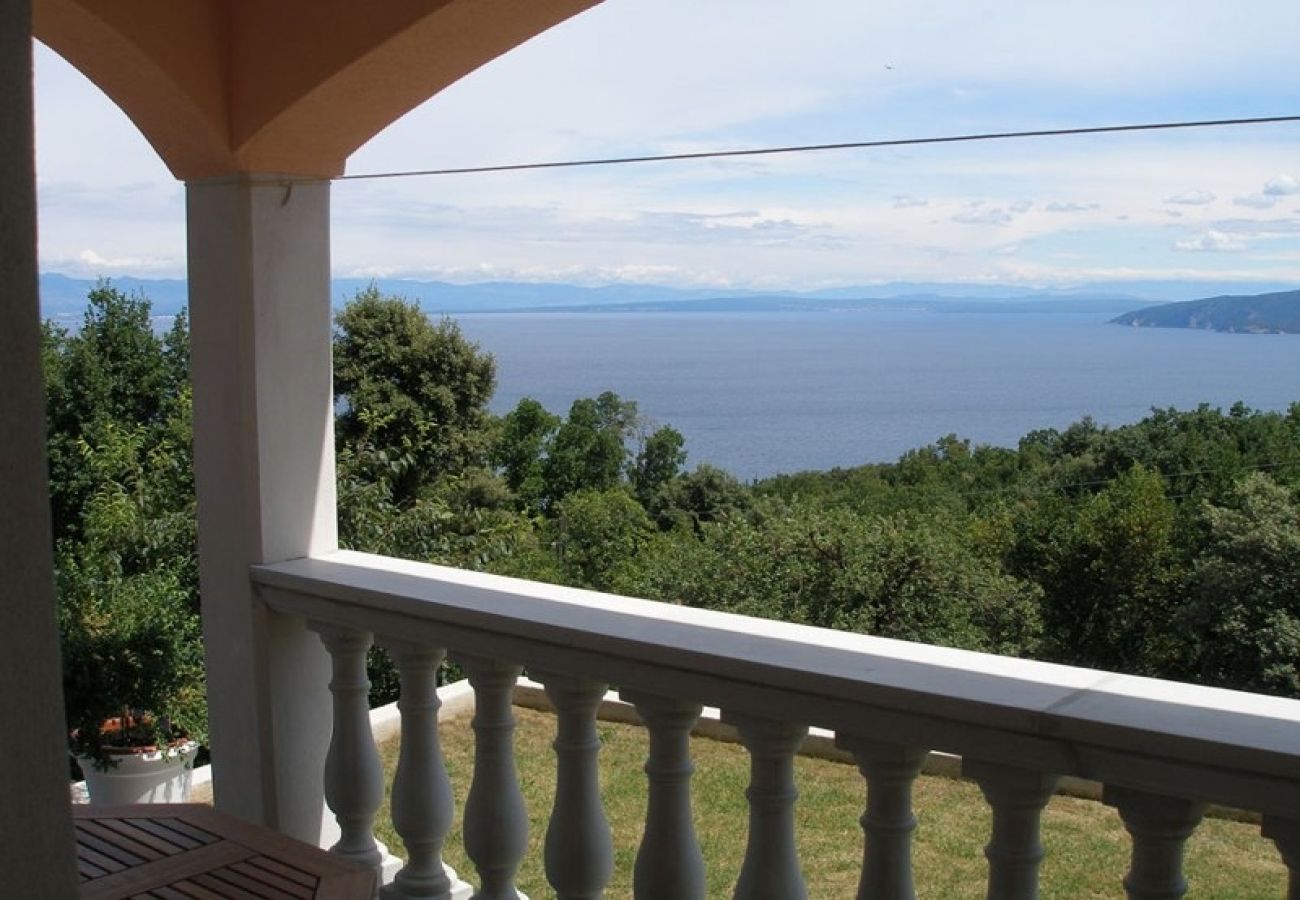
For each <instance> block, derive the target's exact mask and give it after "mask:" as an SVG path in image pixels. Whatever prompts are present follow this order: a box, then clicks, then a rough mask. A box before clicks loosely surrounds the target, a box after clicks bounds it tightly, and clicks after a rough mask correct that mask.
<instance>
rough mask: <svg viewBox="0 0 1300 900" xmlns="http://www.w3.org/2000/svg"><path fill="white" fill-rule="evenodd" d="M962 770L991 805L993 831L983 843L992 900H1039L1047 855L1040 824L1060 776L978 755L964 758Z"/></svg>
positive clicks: (989, 893)
mask: <svg viewBox="0 0 1300 900" xmlns="http://www.w3.org/2000/svg"><path fill="white" fill-rule="evenodd" d="M962 774H963V775H965V776H966V777H967V778H973V779H975V781H976V782H977V783H978V784H979V786H980V790H981V791H983V792H984V799H985V800H987V801H988V804H989V806H990V808H992V810H993V834H992V837H990V838H989V842H988V845H987V846H986V847H985V848H984V856H985V858H986V859H988V861H989V887H988V897H989V900H1004V898H1005V900H1037V898H1038V866H1039V863H1041V862H1042V861H1043V855H1044V852H1043V842H1042V841H1041V840H1040V838H1039V832H1040V827H1039V826H1040V822H1041V820H1042V816H1043V808H1044V807H1046V806H1047V801H1048V800H1050V799H1051V798H1052V794H1053V792H1055V790H1056V784H1057V782H1058V781H1060V778H1059V777H1058V776H1056V775H1048V774H1045V773H1043V772H1035V771H1033V770H1031V769H1020V768H1016V767H1014V766H1004V765H1001V764H999V763H991V762H985V761H983V760H977V759H966V760H964V761H963V762H962Z"/></svg>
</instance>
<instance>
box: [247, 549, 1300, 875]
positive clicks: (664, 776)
mask: <svg viewBox="0 0 1300 900" xmlns="http://www.w3.org/2000/svg"><path fill="white" fill-rule="evenodd" d="M252 579H253V582H254V584H255V585H256V588H257V591H258V595H259V596H260V597H261V598H262V600H263V601H264V602H265V603H266V604H267V605H268V606H269V607H270V608H271V609H273V610H275V611H277V612H279V613H283V614H285V615H291V616H297V617H300V618H304V619H306V620H308V621H311V622H316V623H321V624H318V625H316V626H315V628H316V630H317V631H319V632H320V635H321V639H322V641H323V642H324V643H325V646H326V647H327V649H328V650H329V653H330V656H331V659H332V661H333V680H332V682H331V685H330V687H331V691H332V694H333V707H334V731H333V735H332V738H331V740H330V745H329V753H328V758H327V763H326V773H325V795H326V799H327V801H328V803H329V806H330V808H331V809H332V810H333V811H334V813H335V815H336V817H337V818H338V821H339V825H340V828H341V831H342V837H341V838H340V840H339V841H338V843H337V844H336V845H335V847H334V850H335V851H336V852H337V853H339V854H340V855H343V856H347V857H349V858H352V859H356V860H359V861H361V862H363V863H365V864H367V865H372V866H375V865H378V864H379V861H380V860H381V859H383V857H384V853H385V851H384V848H383V846H382V844H379V843H377V842H376V841H375V840H374V837H373V834H372V822H373V817H374V814H375V810H376V808H377V807H378V805H379V800H380V797H381V795H382V781H381V778H382V776H381V775H380V772H379V764H378V758H377V755H376V754H375V750H374V746H373V743H372V741H371V734H370V729H369V721H368V717H367V715H366V693H367V684H366V678H365V651H366V648H367V646H368V645H369V641H370V637H369V635H370V633H372V632H378V633H380V634H385V635H400V636H401V640H402V642H403V643H404V644H406V645H408V647H409V649H410V654H407V655H406V656H405V657H404V658H405V662H404V663H403V662H401V660H400V659H399V667H400V668H402V669H403V682H404V685H403V694H404V697H405V698H406V708H405V709H404V711H403V717H404V720H405V721H404V726H403V727H404V730H405V732H406V735H407V736H406V738H405V739H404V742H403V748H404V750H403V752H404V761H403V763H402V771H401V772H400V774H399V775H398V777H397V783H396V784H395V791H396V794H397V795H398V797H403V796H404V797H406V798H407V799H405V800H400V799H398V800H397V807H396V810H395V818H396V819H397V820H399V821H398V823H397V824H398V828H399V830H400V831H401V833H403V834H404V835H406V836H407V841H408V843H410V844H411V845H412V848H413V849H412V860H411V863H410V865H409V866H408V870H409V872H408V874H409V876H410V877H409V878H407V879H406V881H407V882H411V879H412V878H414V877H415V875H416V873H422V876H421V877H425V876H427V883H425V882H422V887H421V890H426V891H427V892H429V893H428V895H429V896H438V895H439V892H440V891H443V888H442V887H440V885H441V882H440V881H439V880H438V875H437V873H436V872H435V871H433V870H434V868H435V865H434V860H435V859H436V857H437V855H438V846H439V842H440V841H441V839H442V835H444V834H445V833H446V826H445V817H446V815H447V807H446V805H445V799H444V798H445V797H446V796H447V785H446V782H445V775H444V774H443V773H442V766H441V762H440V759H439V756H440V754H439V751H438V748H437V733H436V731H435V730H434V729H433V728H432V726H431V724H416V722H417V721H419V722H425V723H431V722H432V718H433V717H434V716H435V715H436V708H435V707H434V705H433V704H432V703H431V702H430V701H429V698H428V692H429V691H431V690H432V687H431V685H432V678H433V676H432V671H433V667H434V664H435V659H434V658H433V657H432V656H430V655H429V653H430V652H431V651H428V650H421V649H419V648H421V647H425V648H428V647H435V646H449V647H452V648H454V650H455V651H456V652H457V653H458V654H460V653H465V654H470V655H467V656H463V657H462V656H458V657H457V658H460V659H462V660H463V661H464V663H465V665H466V668H467V670H468V671H469V674H470V678H471V681H472V682H473V685H474V688H475V692H476V698H477V709H476V713H475V720H474V730H475V735H476V740H477V743H476V746H475V772H474V780H473V783H472V785H471V788H470V797H469V800H468V802H467V804H466V821H465V843H466V850H467V852H468V853H469V854H470V857H471V859H472V860H473V861H474V863H475V865H476V866H477V868H478V870H479V876H480V880H481V881H482V886H481V887H480V889H479V892H478V894H477V895H476V896H477V898H478V900H518V898H519V897H521V895H520V893H519V892H518V890H517V889H516V887H515V884H514V880H515V873H516V871H517V870H518V867H519V864H520V860H521V857H522V854H523V852H524V851H525V847H526V840H527V823H526V818H525V812H524V808H523V801H522V798H521V795H520V792H519V783H518V781H519V779H518V775H517V773H516V770H515V764H514V755H513V747H512V743H511V737H512V732H513V726H514V721H513V716H512V715H511V710H510V701H511V693H512V687H513V681H514V679H515V677H516V675H517V674H518V673H519V671H520V667H519V666H518V665H514V664H511V663H508V662H495V661H494V660H520V661H523V662H526V663H529V664H530V667H532V668H533V669H534V670H537V669H541V670H542V671H543V672H554V673H556V674H553V675H546V674H542V675H539V676H538V677H540V678H541V680H542V681H543V682H544V683H545V687H546V690H547V693H548V695H549V696H550V697H551V700H552V702H553V703H554V705H555V707H556V708H557V710H558V716H557V723H558V730H557V736H556V740H555V750H556V759H557V790H556V797H555V805H554V808H553V809H552V811H551V818H550V822H549V825H548V828H547V834H546V846H545V862H546V874H547V878H548V879H549V880H550V882H551V884H552V885H553V886H554V888H555V892H556V894H557V895H558V896H559V898H560V900H590V898H599V897H601V896H602V894H603V891H604V889H605V885H606V884H607V882H608V879H609V877H610V874H611V869H612V848H611V839H610V831H609V826H608V823H607V822H606V820H605V814H604V811H603V809H602V807H601V799H600V782H599V776H598V771H597V767H596V762H597V756H598V752H599V749H600V742H599V739H598V733H597V729H596V724H595V713H596V708H597V704H598V703H599V702H600V700H601V697H602V693H603V691H604V688H605V685H606V684H611V683H612V684H617V685H619V687H620V688H621V689H622V691H623V694H624V696H626V697H627V698H628V699H629V700H631V701H632V702H633V703H635V704H636V705H637V706H638V708H639V710H640V712H641V714H642V716H643V718H644V721H645V722H646V724H647V726H648V728H649V732H650V745H651V746H650V753H649V756H648V759H647V763H646V772H647V775H648V795H649V796H648V805H647V815H646V821H645V831H644V837H643V840H642V846H641V848H640V851H639V853H638V855H637V864H636V867H635V870H634V873H633V876H634V890H635V892H636V896H637V897H638V898H639V900H645V898H648V897H656V898H657V897H671V898H673V900H676V898H695V897H699V896H701V895H702V893H703V887H702V883H703V871H704V868H703V862H702V860H701V858H700V853H699V848H698V846H697V841H696V840H695V837H694V833H693V831H694V823H693V821H692V809H691V794H690V776H691V764H690V757H689V746H688V737H687V735H688V734H689V731H690V729H691V723H692V722H693V721H694V719H695V715H696V710H697V709H698V705H699V704H700V703H704V704H709V705H714V706H722V707H723V708H724V709H727V710H728V715H726V716H725V719H726V720H727V721H729V722H731V723H733V724H734V725H736V726H737V727H738V728H739V730H740V733H741V738H742V740H743V741H744V743H745V745H746V747H747V748H748V750H749V753H750V763H751V775H750V786H749V790H748V791H747V792H746V796H747V797H748V799H749V805H750V828H749V837H748V845H747V847H746V853H745V860H744V863H743V865H742V869H741V872H740V873H739V879H738V883H737V888H736V897H738V898H741V900H799V898H803V897H804V896H805V886H804V881H803V876H802V874H801V872H800V867H799V862H798V858H797V855H796V851H795V842H794V831H793V822H794V803H795V798H796V792H795V789H794V779H793V754H794V752H795V750H796V748H797V747H798V746H799V744H800V742H801V740H802V737H803V735H804V733H805V728H804V727H803V725H802V724H800V725H794V724H790V723H791V722H800V723H803V722H807V723H811V724H815V725H818V726H822V727H825V728H829V729H832V730H834V731H836V732H837V733H838V734H839V735H840V737H839V739H838V743H839V744H840V746H842V747H845V748H847V749H849V750H851V751H852V752H853V753H854V755H855V758H856V760H857V763H858V767H859V769H860V771H861V772H862V774H863V776H864V777H865V778H866V780H867V783H868V790H867V803H866V811H865V813H864V815H863V816H862V822H861V823H862V828H863V831H864V833H865V847H864V853H863V867H862V876H861V882H860V884H859V890H858V897H859V898H860V900H866V898H872V900H879V898H884V900H913V893H914V889H913V886H912V873H911V860H910V842H911V837H912V833H913V829H914V828H915V817H914V816H913V814H912V810H911V799H910V792H911V787H912V781H913V779H914V777H915V775H916V771H917V768H918V766H919V764H920V760H921V757H922V754H921V751H920V750H919V749H918V748H920V747H937V748H941V749H943V750H945V751H949V752H953V753H956V754H959V755H961V756H963V757H964V758H965V760H966V764H965V771H966V774H968V775H970V776H971V777H973V778H975V779H976V780H977V781H978V782H979V784H980V787H981V788H982V790H983V791H984V795H985V797H986V799H987V801H988V803H989V804H990V807H991V808H992V811H993V828H992V835H991V837H990V840H989V843H988V847H987V849H986V855H987V856H988V859H989V880H988V885H987V888H988V896H989V897H991V898H998V900H1003V898H1009V900H1021V898H1032V897H1034V896H1035V895H1036V891H1037V882H1038V878H1037V870H1038V866H1039V862H1040V860H1041V859H1042V847H1041V840H1040V836H1039V820H1040V818H1041V813H1042V810H1043V808H1044V805H1045V804H1046V802H1047V799H1048V795H1049V793H1050V790H1051V788H1052V786H1053V785H1054V783H1055V776H1053V775H1049V774H1044V773H1060V774H1061V775H1069V776H1078V777H1083V778H1087V779H1091V780H1093V781H1097V782H1101V783H1103V784H1106V785H1107V788H1106V790H1105V793H1104V797H1105V800H1106V801H1107V802H1108V803H1110V804H1111V805H1113V806H1116V807H1118V809H1119V811H1120V815H1121V816H1122V818H1123V821H1124V824H1125V826H1126V827H1127V828H1128V830H1129V833H1130V834H1131V835H1132V861H1131V864H1130V868H1129V872H1128V873H1127V877H1125V878H1124V879H1123V880H1124V884H1125V887H1126V889H1127V891H1128V896H1129V898H1130V900H1156V898H1160V900H1176V898H1179V897H1181V896H1183V894H1184V892H1185V891H1186V884H1185V880H1184V878H1183V874H1182V855H1183V848H1184V844H1185V841H1186V838H1187V837H1188V836H1189V835H1190V834H1191V833H1192V832H1193V830H1194V829H1195V827H1196V824H1197V822H1198V821H1199V818H1200V815H1201V812H1202V809H1203V807H1204V804H1205V803H1206V802H1209V803H1215V804H1220V805H1224V806H1232V807H1237V808H1240V809H1247V810H1254V811H1256V812H1258V813H1260V814H1261V815H1262V817H1263V821H1264V825H1263V834H1264V835H1265V836H1266V837H1267V838H1269V839H1271V840H1273V841H1274V842H1275V843H1276V845H1277V847H1278V849H1279V851H1280V852H1281V854H1282V858H1283V860H1284V861H1285V862H1286V865H1287V867H1288V872H1289V879H1290V900H1300V885H1298V882H1297V879H1298V877H1300V876H1297V867H1298V865H1300V823H1298V821H1297V815H1296V810H1300V701H1295V700H1286V699H1281V698H1276V697H1265V696H1260V695H1256V694H1246V693H1241V692H1236V691H1224V690H1218V689H1214V688H1205V687H1198V686H1194V685H1186V684H1176V683H1172V682H1166V681H1157V680H1154V679H1147V678H1137V677H1131V676H1125V675H1117V674H1113V673H1105V672H1097V671H1093V670H1087V669H1079V668H1072V667H1069V666H1059V665H1050V664H1045V663H1039V662H1033V661H1030V660H1020V659H1009V658H1003V657H997V656H991V655H987V654H981V653H972V652H968V651H963V650H953V649H948V648H942V647H933V646H927V645H923V644H915V643H908V642H903V641H890V640H884V639H881V638H874V637H870V636H867V635H857V634H845V633H842V632H832V631H827V630H825V629H818V628H810V627H807V626H802V625H793V624H789V623H782V622H774V621H768V620H758V619H752V618H748V617H744V616H736V615H731V614H727V613H721V612H714V611H710V610H700V609H690V608H686V607H681V606H676V605H672V604H663V603H652V602H649V601H644V600H635V599H632V598H627V597H613V596H610V595H608V594H596V593H592V592H588V591H580V590H574V589H571V588H565V587H559V586H555V585H544V584H538V583H534V582H526V581H519V580H515V579H508V578H500V577H497V576H492V575H487V574H484V573H477V572H465V571H460V570H455V569H447V568H442V567H438V566H432V565H427V564H422V563H414V562H409V561H404V560H395V559H388V558H384V557H378V556H370V555H366V554H359V553H352V552H346V551H344V552H338V553H330V554H324V555H321V556H316V557H309V558H303V559H295V560H289V561H287V562H282V563H276V564H274V565H266V566H255V567H253V569H252ZM433 653H434V655H435V656H436V651H433ZM420 654H424V655H420ZM396 655H398V656H399V657H402V654H401V652H400V650H399V651H398V653H397V654H396ZM420 698H423V699H420ZM668 698H673V699H668ZM863 723H870V730H869V731H864V730H863ZM881 736H888V741H887V742H883V741H880V737H881ZM1185 797H1190V798H1195V799H1182V798H1185ZM395 799H396V798H395ZM404 803H405V804H406V806H403V804H404ZM849 827H851V826H849ZM846 834H847V828H846ZM1049 864H1050V863H1049ZM1120 878H1121V873H1118V872H1117V873H1116V881H1117V882H1118V881H1119V880H1120ZM402 883H403V882H400V881H399V882H398V885H399V888H400V886H401V885H402ZM454 890H455V886H453V891H454ZM453 897H454V900H459V897H458V896H456V895H453Z"/></svg>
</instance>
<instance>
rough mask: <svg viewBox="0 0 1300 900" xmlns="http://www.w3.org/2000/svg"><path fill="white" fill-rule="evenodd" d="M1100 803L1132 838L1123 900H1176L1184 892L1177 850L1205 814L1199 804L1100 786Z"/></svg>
mask: <svg viewBox="0 0 1300 900" xmlns="http://www.w3.org/2000/svg"><path fill="white" fill-rule="evenodd" d="M1101 799H1102V802H1103V803H1105V804H1106V805H1107V806H1113V807H1115V808H1116V809H1117V810H1119V815H1120V818H1121V819H1123V820H1124V827H1125V828H1127V829H1128V833H1129V835H1130V836H1131V837H1132V838H1133V856H1132V861H1131V862H1130V864H1129V870H1128V875H1127V876H1126V877H1125V878H1124V890H1125V891H1126V892H1127V893H1128V897H1129V900H1178V898H1179V897H1181V896H1183V895H1184V894H1185V893H1187V881H1186V879H1184V878H1183V850H1184V847H1185V845H1186V843H1187V839H1188V838H1189V837H1191V836H1192V832H1193V831H1195V830H1196V826H1197V825H1199V824H1200V822H1201V816H1202V815H1204V813H1205V804H1204V803H1201V802H1199V801H1196V800H1185V799H1183V798H1182V797H1166V796H1163V795H1161V794H1149V793H1147V792H1146V791H1138V790H1133V789H1131V788H1119V787H1113V786H1112V785H1109V784H1108V785H1105V786H1104V787H1103V789H1102V796H1101Z"/></svg>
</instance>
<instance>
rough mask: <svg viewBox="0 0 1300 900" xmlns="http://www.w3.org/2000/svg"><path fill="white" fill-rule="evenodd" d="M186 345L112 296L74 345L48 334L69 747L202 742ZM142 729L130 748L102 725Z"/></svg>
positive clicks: (108, 290)
mask: <svg viewBox="0 0 1300 900" xmlns="http://www.w3.org/2000/svg"><path fill="white" fill-rule="evenodd" d="M188 366H189V335H188V331H187V325H186V320H185V317H184V316H181V317H179V318H177V319H176V321H175V323H174V324H173V326H172V328H171V329H170V330H169V331H168V332H167V333H166V334H165V335H164V336H162V337H158V336H156V335H155V334H154V331H153V323H152V321H151V319H150V316H149V303H148V301H146V300H144V299H143V298H139V297H127V296H125V295H123V294H122V293H120V292H119V291H116V290H114V289H113V288H112V287H110V286H108V285H101V286H100V287H98V288H96V289H95V290H94V291H92V292H91V294H90V298H89V305H88V308H87V310H86V313H85V317H84V319H83V321H82V323H81V327H80V328H79V329H78V330H77V331H76V332H75V333H69V332H67V331H64V330H62V329H60V328H56V327H54V326H50V325H47V326H46V329H45V370H46V393H47V405H48V409H49V438H48V440H49V455H50V473H51V479H50V495H51V505H52V510H53V524H54V535H55V578H56V584H57V588H58V598H59V610H58V611H59V625H60V632H61V635H62V642H63V676H64V685H63V687H64V700H65V705H66V708H67V719H68V728H69V731H70V732H71V734H72V746H73V749H74V751H76V752H77V753H79V754H81V755H83V756H86V757H89V758H91V759H93V760H95V762H96V763H97V764H99V765H101V766H102V765H107V764H108V762H109V757H108V756H107V755H105V753H104V752H103V746H104V745H105V744H106V743H113V744H120V743H127V742H131V743H141V742H143V743H160V742H164V741H166V740H168V739H170V738H171V737H173V736H175V735H177V734H186V735H189V736H190V737H193V738H196V739H198V740H202V739H203V736H204V732H205V729H206V715H205V710H206V706H205V702H204V683H203V650H202V642H201V640H200V634H199V619H198V591H197V577H198V576H197V565H196V556H195V539H196V538H195V518H194V489H193V480H192V464H191V456H190V388H189V373H188ZM113 719H116V720H118V721H119V722H122V723H125V722H127V721H130V722H133V723H135V727H134V729H133V731H134V732H135V733H134V734H129V735H128V736H127V740H125V741H124V740H123V736H122V735H121V734H120V733H119V734H116V735H105V734H104V733H102V732H101V725H102V724H103V723H105V722H106V721H108V720H113Z"/></svg>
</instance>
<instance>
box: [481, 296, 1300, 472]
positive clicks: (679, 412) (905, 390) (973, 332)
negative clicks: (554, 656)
mask: <svg viewBox="0 0 1300 900" xmlns="http://www.w3.org/2000/svg"><path fill="white" fill-rule="evenodd" d="M457 321H458V322H459V323H460V325H461V328H462V329H463V331H464V332H465V334H466V335H467V336H468V337H470V338H471V339H473V340H475V341H478V342H479V343H480V345H481V346H482V348H483V349H485V350H488V351H490V352H491V353H493V354H494V355H495V357H496V360H497V373H498V387H497V393H496V398H495V401H494V403H493V408H494V409H495V410H496V411H497V412H505V411H507V410H508V409H510V408H511V407H513V406H514V405H515V404H516V403H517V402H518V401H519V399H520V398H521V397H525V396H528V397H534V398H536V399H537V400H539V401H541V402H542V403H543V404H544V405H546V406H547V407H548V408H549V409H551V410H552V411H554V412H559V413H563V412H566V411H567V410H568V407H569V405H570V404H571V403H572V402H573V400H574V399H576V398H578V397H587V396H595V395H596V394H598V393H600V392H601V391H604V390H613V391H616V392H617V393H619V394H620V395H622V396H623V397H624V398H625V399H633V400H636V401H637V403H638V404H639V407H640V410H641V412H642V413H643V414H644V415H646V416H648V417H649V418H650V419H652V420H653V421H654V422H656V423H659V424H669V425H672V426H674V427H675V428H677V429H678V430H679V431H681V432H682V433H683V434H684V435H685V437H686V447H687V450H688V452H689V454H690V458H689V460H688V465H694V464H696V463H700V462H709V463H712V464H714V465H717V466H720V467H722V468H724V469H727V470H728V471H730V472H732V473H733V474H735V475H737V476H739V477H741V478H744V479H749V478H755V477H762V476H766V475H772V474H775V473H778V472H793V471H799V470H803V469H825V468H831V467H834V466H852V465H860V464H862V463H866V462H880V461H888V460H894V459H897V458H898V456H899V455H901V454H902V453H904V452H905V451H907V450H909V449H912V448H915V447H919V446H922V445H925V444H929V443H932V442H933V441H935V440H936V439H938V438H940V437H942V436H944V435H946V434H949V433H955V434H957V435H959V436H961V437H966V438H970V439H972V440H973V441H975V442H977V443H988V444H996V445H1001V446H1012V447H1013V446H1015V444H1016V442H1017V441H1018V440H1019V438H1020V437H1021V436H1022V435H1024V434H1025V433H1026V432H1028V431H1031V430H1033V429H1036V428H1049V427H1055V428H1060V427H1063V426H1065V425H1068V424H1069V423H1071V422H1074V421H1077V420H1078V419H1080V418H1082V417H1083V416H1092V417H1093V418H1094V419H1096V420H1098V421H1099V422H1102V423H1105V424H1110V425H1119V424H1123V423H1127V422H1133V421H1136V420H1138V419H1140V418H1142V417H1143V416H1144V415H1146V414H1147V413H1148V412H1149V411H1150V410H1151V408H1152V407H1169V406H1173V407H1178V408H1180V409H1186V408H1192V407H1195V406H1196V405H1197V404H1200V403H1210V404H1212V405H1215V406H1224V407H1226V406H1228V405H1230V404H1232V403H1233V402H1235V401H1237V400H1241V401H1244V402H1245V403H1247V404H1248V405H1250V406H1252V407H1255V408H1259V409H1286V408H1287V406H1289V405H1290V404H1291V403H1293V402H1296V401H1300V335H1237V334H1219V333H1214V332H1205V331H1191V330H1184V329H1157V328H1140V329H1135V328H1126V327H1122V326H1118V325H1111V324H1108V323H1107V321H1106V317H1104V316H1096V315H1091V314H1070V315H1064V314H1043V313H1037V314H1013V313H1000V314H975V313H970V314H966V313H963V314H944V313H931V312H919V311H877V310H872V311H854V312H825V313H820V312H819V313H798V312H795V313H720V314H709V313H643V314H638V313H614V314H611V313H590V314H560V313H531V314H530V313H512V314H494V315H484V314H475V315H460V316H458V317H457Z"/></svg>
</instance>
